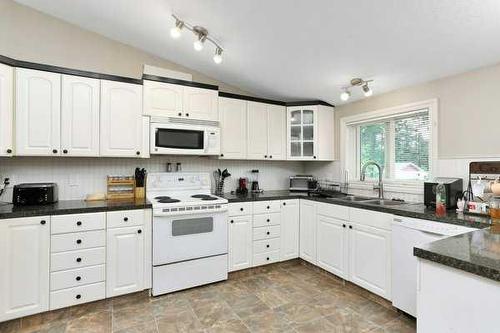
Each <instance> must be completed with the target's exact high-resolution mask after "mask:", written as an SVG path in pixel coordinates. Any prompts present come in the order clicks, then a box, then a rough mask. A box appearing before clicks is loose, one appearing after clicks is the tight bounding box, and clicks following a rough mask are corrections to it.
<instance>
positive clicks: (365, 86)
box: [340, 78, 373, 102]
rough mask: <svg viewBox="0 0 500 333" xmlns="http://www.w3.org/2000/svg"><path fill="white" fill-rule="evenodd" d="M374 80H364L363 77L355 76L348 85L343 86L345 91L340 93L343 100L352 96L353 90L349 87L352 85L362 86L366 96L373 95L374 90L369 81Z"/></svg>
mask: <svg viewBox="0 0 500 333" xmlns="http://www.w3.org/2000/svg"><path fill="white" fill-rule="evenodd" d="M370 82H373V80H363V79H361V78H354V79H352V80H351V82H350V84H349V85H348V86H345V87H343V88H342V90H343V92H342V93H341V94H340V99H341V100H342V101H344V102H345V101H347V100H348V99H349V98H350V97H351V92H350V90H349V89H351V88H352V87H361V89H362V90H363V93H364V95H365V97H370V96H371V95H373V90H371V89H370V87H369V86H368V83H370Z"/></svg>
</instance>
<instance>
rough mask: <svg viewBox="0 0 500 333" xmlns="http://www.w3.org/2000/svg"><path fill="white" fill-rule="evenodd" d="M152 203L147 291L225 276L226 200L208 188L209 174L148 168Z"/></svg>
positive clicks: (184, 286) (169, 289)
mask: <svg viewBox="0 0 500 333" xmlns="http://www.w3.org/2000/svg"><path fill="white" fill-rule="evenodd" d="M146 188H147V193H146V195H147V198H148V200H149V201H150V202H151V203H152V204H153V288H152V294H153V296H157V295H161V294H165V293H169V292H173V291H177V290H181V289H187V288H192V287H195V286H199V285H203V284H207V283H212V282H216V281H221V280H226V279H227V271H228V263H227V251H228V250H227V249H228V244H227V242H228V239H227V237H228V235H227V229H228V227H227V200H226V199H224V198H220V197H217V196H214V195H212V194H211V193H210V175H209V174H208V173H194V172H175V173H174V172H163V173H149V174H148V177H147V187H146Z"/></svg>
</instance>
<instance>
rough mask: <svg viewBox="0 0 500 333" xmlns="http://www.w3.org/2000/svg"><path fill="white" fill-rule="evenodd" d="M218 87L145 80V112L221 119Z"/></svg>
mask: <svg viewBox="0 0 500 333" xmlns="http://www.w3.org/2000/svg"><path fill="white" fill-rule="evenodd" d="M218 104H219V94H218V90H217V89H205V88H198V87H190V86H184V85H179V84H172V83H166V82H158V81H151V80H144V114H145V115H148V116H156V117H183V118H192V119H198V120H214V121H218V120H219V105H218Z"/></svg>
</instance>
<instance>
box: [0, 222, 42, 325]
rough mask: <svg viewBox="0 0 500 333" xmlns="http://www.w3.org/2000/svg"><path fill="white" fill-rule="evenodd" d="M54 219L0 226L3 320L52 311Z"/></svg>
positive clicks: (0, 281) (0, 301) (3, 223)
mask: <svg viewBox="0 0 500 333" xmlns="http://www.w3.org/2000/svg"><path fill="white" fill-rule="evenodd" d="M49 242H50V217H48V216H38V217H28V218H19V219H7V220H2V223H0V268H1V269H0V321H4V320H8V319H12V318H18V317H23V316H27V315H30V314H34V313H38V312H43V311H47V310H48V309H49V251H50V243H49Z"/></svg>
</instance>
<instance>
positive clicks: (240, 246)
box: [229, 204, 252, 272]
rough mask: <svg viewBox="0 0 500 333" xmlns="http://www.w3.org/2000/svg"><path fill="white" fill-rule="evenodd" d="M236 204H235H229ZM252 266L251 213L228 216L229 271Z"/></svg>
mask: <svg viewBox="0 0 500 333" xmlns="http://www.w3.org/2000/svg"><path fill="white" fill-rule="evenodd" d="M231 205H237V204H231ZM251 266H252V215H240V216H230V217H229V271H230V272H232V271H237V270H240V269H245V268H249V267H251Z"/></svg>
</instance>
